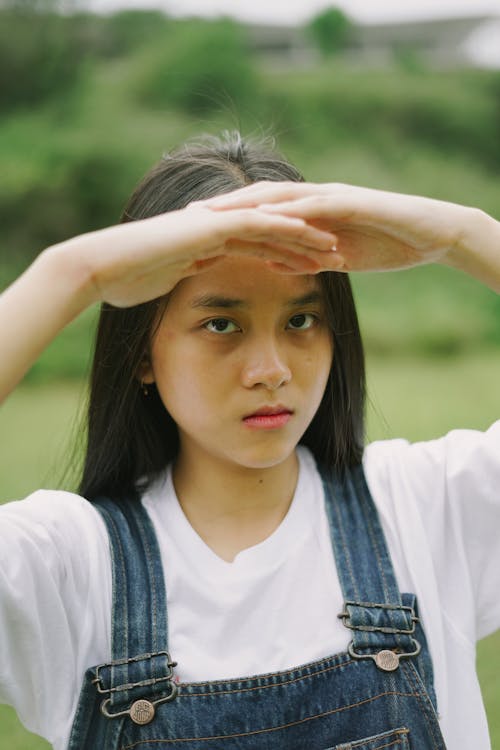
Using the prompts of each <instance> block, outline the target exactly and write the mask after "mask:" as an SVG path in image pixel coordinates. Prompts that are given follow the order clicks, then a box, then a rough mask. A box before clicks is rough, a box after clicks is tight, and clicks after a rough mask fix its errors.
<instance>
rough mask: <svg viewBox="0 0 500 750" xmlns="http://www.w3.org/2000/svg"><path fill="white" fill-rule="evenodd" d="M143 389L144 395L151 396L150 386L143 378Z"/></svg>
mask: <svg viewBox="0 0 500 750" xmlns="http://www.w3.org/2000/svg"><path fill="white" fill-rule="evenodd" d="M141 390H142V393H143V396H149V388H148V386H147V384H146V383H145V382H144V380H141Z"/></svg>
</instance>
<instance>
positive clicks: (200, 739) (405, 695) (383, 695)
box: [121, 690, 414, 750]
mask: <svg viewBox="0 0 500 750" xmlns="http://www.w3.org/2000/svg"><path fill="white" fill-rule="evenodd" d="M391 695H398V696H400V697H402V698H412V697H414V694H413V693H400V692H398V691H396V690H391V691H387V692H386V693H379V694H378V695H374V696H373V697H371V698H366V699H365V700H362V701H358V702H357V703H350V704H349V705H348V706H342V707H341V708H332V709H331V710H330V711H324V712H322V713H320V714H314V715H313V716H308V717H306V718H305V719H299V720H298V721H292V722H289V723H288V724H280V726H278V727H267V728H266V729H255V730H253V731H251V732H240V733H238V734H226V735H224V734H222V735H217V736H214V737H182V738H180V737H179V738H178V739H168V738H167V739H154V740H139V742H134V743H132V745H126V746H122V748H121V750H132V748H134V747H138V746H139V745H144V744H153V743H157V742H165V743H174V742H195V741H196V742H205V741H211V740H224V739H234V738H235V737H251V736H252V735H255V734H264V733H265V732H278V731H280V730H282V729H288V728H289V727H295V726H299V725H300V724H305V723H306V722H308V721H313V720H314V719H322V718H324V717H326V716H331V715H332V714H337V713H340V712H341V711H346V710H348V709H350V708H357V707H358V706H363V705H365V704H366V703H371V702H372V701H374V700H378V699H379V698H386V697H388V696H391Z"/></svg>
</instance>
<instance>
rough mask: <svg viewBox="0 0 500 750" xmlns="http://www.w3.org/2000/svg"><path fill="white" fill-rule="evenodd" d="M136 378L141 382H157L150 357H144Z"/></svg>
mask: <svg viewBox="0 0 500 750" xmlns="http://www.w3.org/2000/svg"><path fill="white" fill-rule="evenodd" d="M136 378H137V380H138V381H139V383H146V384H147V385H150V384H151V383H154V382H155V376H154V372H153V366H152V364H151V361H150V359H149V357H144V358H143V359H142V360H141V364H140V365H139V367H138V369H137V373H136Z"/></svg>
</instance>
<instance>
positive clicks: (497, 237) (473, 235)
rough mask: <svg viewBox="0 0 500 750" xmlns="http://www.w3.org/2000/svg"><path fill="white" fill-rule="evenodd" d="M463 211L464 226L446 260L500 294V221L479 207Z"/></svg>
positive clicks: (444, 261)
mask: <svg viewBox="0 0 500 750" xmlns="http://www.w3.org/2000/svg"><path fill="white" fill-rule="evenodd" d="M463 210H464V222H463V229H461V230H460V232H459V239H458V242H457V243H456V245H455V247H454V248H453V249H452V250H451V251H450V252H449V253H448V254H447V255H446V257H445V258H444V259H443V263H444V264H445V265H449V266H452V267H453V268H457V269H459V270H460V271H464V272H465V273H468V274H470V275H471V276H474V277H475V278H476V279H479V281H482V282H483V283H484V284H486V285H487V286H489V287H490V288H491V289H493V290H494V291H496V292H498V293H500V222H499V221H496V220H495V219H493V218H492V217H491V216H489V215H488V214H486V213H484V212H483V211H480V210H479V209H475V208H464V209H463Z"/></svg>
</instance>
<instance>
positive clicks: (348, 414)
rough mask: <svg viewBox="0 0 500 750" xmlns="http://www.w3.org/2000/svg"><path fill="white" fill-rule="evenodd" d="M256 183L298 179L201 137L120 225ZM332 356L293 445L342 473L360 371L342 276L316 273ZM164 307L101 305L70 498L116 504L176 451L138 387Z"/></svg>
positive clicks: (356, 437) (240, 142) (348, 457)
mask: <svg viewBox="0 0 500 750" xmlns="http://www.w3.org/2000/svg"><path fill="white" fill-rule="evenodd" d="M260 180H268V181H269V180H274V181H283V180H286V181H295V182H301V181H303V180H304V178H303V177H302V175H301V174H300V173H299V172H298V171H297V169H296V168H295V167H294V166H292V165H291V164H290V163H289V162H287V161H286V159H284V158H283V157H282V156H281V155H280V154H279V153H277V152H276V150H275V149H274V147H273V144H269V143H268V142H267V141H256V140H252V139H243V138H242V137H241V135H240V134H239V133H238V132H237V131H233V132H228V131H224V132H223V133H222V135H221V136H220V137H215V136H204V137H203V138H202V139H201V140H198V141H196V142H194V141H191V142H187V143H186V144H184V145H183V146H181V147H179V148H177V149H175V150H173V151H171V152H169V153H167V154H165V155H164V156H163V158H162V159H161V161H160V162H159V163H158V164H157V165H156V166H154V167H153V168H152V169H151V170H150V171H149V172H148V173H147V174H146V176H145V177H144V178H143V180H142V181H141V182H140V184H139V185H138V186H137V187H136V189H135V190H134V192H133V193H132V195H131V197H130V199H129V200H128V202H127V204H126V206H125V208H124V211H123V214H122V217H121V221H122V222H128V221H136V220H138V219H144V218H147V217H150V216H155V215H157V214H161V213H164V212H166V211H173V210H176V209H180V208H183V207H184V206H186V205H187V204H189V203H191V202H192V201H196V200H203V199H207V198H210V197H212V196H215V195H220V194H222V193H228V192H230V191H232V190H235V189H237V188H240V187H243V186H244V185H247V184H250V183H254V182H258V181H260ZM318 279H319V283H320V288H321V291H322V293H323V296H324V302H325V308H326V313H327V319H328V323H329V327H330V329H331V332H332V338H333V343H334V356H333V360H332V366H331V370H330V374H329V377H328V382H327V385H326V388H325V392H324V395H323V398H322V401H321V403H320V406H319V408H318V410H317V412H316V414H315V416H314V418H313V420H312V422H311V424H310V425H309V427H308V429H307V430H306V432H305V434H304V435H303V437H302V439H301V441H300V442H301V443H302V444H304V445H307V446H308V447H309V448H310V450H311V451H312V453H313V454H314V456H315V458H316V461H317V462H318V464H320V465H324V466H327V467H331V468H335V469H336V470H338V471H340V472H342V471H344V470H345V469H346V468H347V467H348V466H353V465H355V464H358V463H359V462H360V461H361V456H362V451H363V439H364V400H365V368H364V354H363V347H362V342H361V336H360V331H359V325H358V320H357V315H356V309H355V305H354V299H353V295H352V290H351V285H350V282H349V278H348V276H347V274H345V273H334V272H324V273H320V274H318ZM162 305H163V306H164V305H165V300H164V299H161V300H153V301H151V302H147V303H145V304H141V305H136V306H135V307H130V308H125V309H124V308H116V307H113V306H111V305H109V304H103V305H102V308H101V314H100V318H99V324H98V328H97V336H96V343H95V352H94V359H93V364H92V371H91V380H90V393H89V405H88V415H87V446H86V454H85V459H84V467H83V476H82V480H81V483H80V487H79V492H80V493H81V494H82V495H84V496H85V497H87V498H89V499H92V498H95V497H97V496H98V495H103V494H104V495H109V496H115V497H117V496H118V497H119V496H124V495H127V494H130V493H133V492H135V491H136V490H137V488H138V487H139V488H141V489H144V488H145V487H147V485H148V484H149V483H150V482H151V481H152V480H153V478H154V477H155V476H156V475H157V473H158V472H159V471H161V470H162V469H164V468H165V466H166V465H167V464H168V463H169V462H170V461H172V460H173V459H174V458H175V456H176V454H177V452H178V448H179V440H178V434H177V427H176V424H175V422H174V421H173V419H172V418H171V416H170V415H169V413H168V412H167V410H166V409H165V407H164V405H163V403H162V401H161V399H160V397H159V395H158V392H157V390H156V388H155V387H154V386H153V387H150V390H149V395H148V396H147V397H144V395H143V393H142V390H141V385H140V382H139V379H138V373H139V371H140V366H141V363H142V362H143V361H144V357H145V355H147V353H148V352H149V347H150V342H151V337H152V334H153V331H154V326H155V321H157V320H158V317H159V312H160V311H161V309H162Z"/></svg>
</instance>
